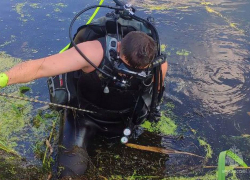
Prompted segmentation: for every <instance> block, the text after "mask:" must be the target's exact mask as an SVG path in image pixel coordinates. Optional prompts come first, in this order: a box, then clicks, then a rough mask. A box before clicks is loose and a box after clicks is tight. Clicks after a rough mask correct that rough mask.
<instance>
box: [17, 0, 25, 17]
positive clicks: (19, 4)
mask: <svg viewBox="0 0 250 180" xmlns="http://www.w3.org/2000/svg"><path fill="white" fill-rule="evenodd" d="M25 5H26V2H25V3H17V4H16V12H17V13H18V14H19V15H20V16H21V17H24V14H23V7H24V6H25Z"/></svg>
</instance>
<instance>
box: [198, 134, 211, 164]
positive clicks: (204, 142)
mask: <svg viewBox="0 0 250 180" xmlns="http://www.w3.org/2000/svg"><path fill="white" fill-rule="evenodd" d="M198 141H199V143H200V145H201V146H203V147H204V148H205V151H206V156H205V161H207V160H208V159H209V158H212V154H213V150H212V148H211V145H210V144H208V143H207V142H206V141H205V140H204V139H201V138H198Z"/></svg>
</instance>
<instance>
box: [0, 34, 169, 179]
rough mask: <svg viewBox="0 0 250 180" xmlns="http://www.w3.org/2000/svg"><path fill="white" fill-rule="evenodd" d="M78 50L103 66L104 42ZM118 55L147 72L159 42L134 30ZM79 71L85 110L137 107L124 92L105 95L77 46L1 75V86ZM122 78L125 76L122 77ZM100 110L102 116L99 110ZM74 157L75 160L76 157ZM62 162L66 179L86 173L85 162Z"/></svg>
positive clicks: (81, 45)
mask: <svg viewBox="0 0 250 180" xmlns="http://www.w3.org/2000/svg"><path fill="white" fill-rule="evenodd" d="M77 47H78V48H79V49H80V50H81V51H82V52H83V53H84V54H85V55H86V57H87V58H88V59H91V61H92V62H93V63H94V64H95V65H96V66H97V67H100V66H102V65H103V62H104V57H105V48H106V47H105V43H103V42H102V40H101V39H98V40H93V41H87V42H83V43H79V44H78V45H77ZM117 52H118V53H119V55H120V59H121V60H122V61H123V63H124V64H126V65H127V66H129V67H131V68H134V69H138V70H140V69H145V68H148V66H149V65H150V63H151V62H152V60H153V59H154V57H155V54H156V43H155V42H154V40H153V39H152V38H151V37H150V36H148V35H147V34H145V33H143V32H139V31H133V32H130V33H128V34H127V35H126V36H125V37H124V38H123V39H122V40H121V42H118V44H117ZM161 67H162V79H163V80H164V77H165V75H166V72H167V63H166V62H165V63H163V64H162V65H161ZM77 70H82V71H83V72H84V75H83V76H82V77H81V78H80V79H79V82H78V100H79V103H80V107H81V108H86V109H87V107H86V106H85V103H86V101H87V102H90V103H91V104H90V106H91V105H93V106H97V107H100V108H103V109H114V110H119V109H124V108H126V107H127V106H132V105H133V104H134V102H133V101H132V100H131V99H129V98H126V97H124V98H123V102H121V99H120V98H121V97H119V93H120V94H124V92H123V91H119V93H118V95H117V96H113V94H112V93H110V95H111V96H108V95H107V93H106V94H105V93H104V94H103V89H100V86H99V85H98V83H100V79H99V78H100V76H99V75H98V74H97V72H96V69H95V68H94V67H93V66H92V65H90V64H89V63H88V62H87V61H86V60H85V59H84V58H83V57H82V56H81V55H80V54H79V53H78V52H77V51H76V49H75V48H74V47H73V48H70V49H69V50H67V51H65V52H63V53H60V54H55V55H52V56H49V57H45V58H41V59H36V60H30V61H25V62H22V63H20V64H17V65H16V66H14V67H13V68H11V69H10V70H9V71H7V72H5V73H1V74H0V87H5V86H6V85H11V84H16V83H26V82H29V81H32V80H35V79H38V78H42V77H50V76H55V75H59V74H63V73H67V72H72V71H77ZM93 74H94V75H93ZM120 75H121V76H123V75H122V74H120ZM109 86H110V88H109V89H110V91H112V82H110V84H109ZM131 86H133V88H136V87H137V86H138V85H137V84H136V81H135V83H132V85H131ZM125 94H126V93H125ZM128 94H129V93H128ZM81 100H83V101H81ZM96 111H97V113H98V109H97V110H96ZM111 114H112V113H111ZM101 116H106V117H108V114H105V115H104V114H101ZM111 116H112V115H111ZM97 118H101V117H97ZM103 118H105V117H103ZM111 118H112V117H111ZM116 118H117V117H116ZM74 145H77V146H79V147H82V146H83V145H82V144H80V145H79V144H71V145H70V148H72V147H73V146H74ZM70 157H72V154H71V156H70ZM60 159H61V162H62V166H64V168H65V169H67V168H69V169H70V170H68V171H67V172H66V173H63V176H64V175H82V173H83V172H84V170H83V167H82V166H81V163H76V162H75V160H74V164H78V165H80V166H77V165H72V164H71V162H70V160H69V159H67V157H65V156H61V157H60V155H59V161H60ZM75 159H78V161H79V162H80V161H82V159H81V156H76V158H75ZM67 163H69V164H67ZM71 172H72V173H71Z"/></svg>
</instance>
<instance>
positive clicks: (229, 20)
mask: <svg viewBox="0 0 250 180" xmlns="http://www.w3.org/2000/svg"><path fill="white" fill-rule="evenodd" d="M97 3H98V1H89V0H87V1H74V0H71V1H64V0H55V1H53V2H51V1H48V0H44V1H41V0H38V1H24V0H20V1H15V0H11V1H5V0H4V1H1V2H0V5H1V6H0V30H1V32H0V34H1V36H0V44H1V45H0V51H5V52H6V53H7V54H9V55H11V56H13V57H17V58H21V59H22V60H23V61H25V60H27V59H36V58H41V57H44V56H47V55H50V54H55V53H57V52H58V51H60V50H61V49H62V48H63V47H64V46H65V45H66V44H68V43H69V38H68V27H69V24H70V21H71V19H72V18H73V16H74V15H75V14H76V12H79V11H80V10H82V9H83V8H85V7H87V6H89V5H94V4H97ZM131 3H133V4H134V5H135V7H136V8H137V9H138V15H139V16H142V17H147V16H149V15H151V16H153V17H154V18H155V25H156V27H157V29H158V31H159V35H160V39H161V43H162V44H163V46H162V50H163V51H165V53H167V54H168V64H169V69H168V73H167V76H166V80H165V84H166V90H165V93H164V102H163V105H162V109H166V108H167V106H164V104H166V103H169V102H170V103H171V104H172V105H173V106H174V108H172V111H173V112H172V113H173V114H174V117H175V118H174V119H175V122H176V124H177V125H178V128H177V131H178V135H179V137H181V139H183V140H182V141H179V140H176V138H174V137H170V136H160V137H159V136H157V137H148V136H147V135H146V137H147V138H148V139H149V140H150V141H148V144H146V143H147V141H145V139H144V140H142V141H141V142H140V140H138V143H142V142H143V143H144V145H154V146H159V147H165V146H172V147H173V148H175V149H177V150H184V151H189V152H191V153H196V154H199V155H201V156H209V155H211V156H210V157H207V159H206V163H205V165H206V166H217V160H218V156H219V153H220V152H221V151H224V150H229V149H231V150H233V151H234V152H236V153H237V154H238V155H240V156H241V157H242V158H243V160H244V161H245V162H246V164H248V165H250V152H249V149H250V144H249V142H250V141H249V138H250V128H249V126H250V116H249V115H248V114H247V112H250V97H249V92H250V76H249V75H250V56H249V51H250V43H249V42H250V35H249V34H250V32H249V31H250V11H249V9H250V2H249V1H248V0H216V1H215V0H209V1H206V2H205V1H198V0H192V1H190V0H179V1H175V0H160V1H153V0H138V1H131ZM105 4H112V2H111V0H109V1H106V2H105ZM106 12H107V11H105V10H100V12H99V13H98V15H97V17H100V16H101V15H104V14H105V13H106ZM90 14H91V12H89V13H87V14H86V15H84V16H82V17H81V19H80V20H79V21H78V22H77V25H81V24H84V23H86V22H87V20H88V17H89V16H90ZM77 25H76V26H75V27H74V29H75V30H76V28H77ZM32 90H33V94H30V95H31V96H39V99H41V100H46V101H48V100H49V98H48V93H47V86H46V79H40V80H37V81H36V82H35V84H34V85H32ZM154 138H155V139H154ZM156 139H157V140H156ZM197 139H198V140H197ZM154 140H155V142H157V143H152V141H154ZM199 140H200V141H199ZM201 140H202V142H205V145H204V144H202V143H201ZM170 142H172V143H170ZM198 142H200V143H198ZM135 151H137V150H134V151H131V154H132V156H133V157H137V156H139V155H138V154H137V153H135ZM192 151H193V152H192ZM133 153H135V154H136V155H135V154H133ZM209 153H210V154H209ZM145 156H146V155H145ZM139 157H140V156H139ZM171 157H172V158H171ZM143 158H145V159H148V160H149V162H148V163H145V164H143V167H142V168H141V169H139V168H138V167H137V166H138V165H137V164H136V163H135V164H134V167H133V166H129V167H130V168H131V169H129V168H128V170H126V171H124V172H126V173H125V174H124V173H122V172H123V170H122V168H120V169H119V168H117V166H124V164H122V163H120V165H115V164H113V163H110V164H109V166H111V168H110V169H116V168H117V169H118V170H117V169H116V170H117V171H113V172H112V170H110V171H109V173H105V175H106V176H109V177H111V175H114V174H115V175H122V176H132V175H133V174H134V172H135V171H134V170H138V171H137V172H139V173H138V174H140V175H141V176H143V175H148V176H149V175H152V176H165V175H167V174H168V175H171V176H176V175H180V174H181V175H187V174H189V175H190V172H189V173H188V172H184V169H185V168H187V167H189V168H190V167H194V166H197V163H198V162H199V161H198V160H193V158H190V157H185V156H184V157H176V156H170V158H169V160H168V161H167V160H166V162H165V161H163V163H160V162H159V164H157V165H156V164H154V166H155V167H156V168H158V169H160V170H159V171H156V170H155V171H154V170H152V171H151V172H152V174H150V172H145V171H143V170H142V169H147V166H148V165H149V164H150V157H144V156H143ZM143 158H142V159H143ZM157 158H159V159H166V157H157ZM134 161H136V159H134ZM157 161H158V160H157ZM228 163H230V161H228ZM231 163H232V162H231ZM198 164H199V163H198ZM102 165H103V166H105V164H102ZM112 165H113V166H112ZM126 167H127V166H126ZM169 167H171V168H169ZM100 168H101V167H100ZM143 173H144V174H143ZM195 173H196V171H194V173H193V174H195ZM249 174H250V172H248V176H247V177H249V176H250V175H249ZM238 176H240V172H239V173H238Z"/></svg>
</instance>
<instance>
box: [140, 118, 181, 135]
mask: <svg viewBox="0 0 250 180" xmlns="http://www.w3.org/2000/svg"><path fill="white" fill-rule="evenodd" d="M141 127H143V128H145V129H146V130H148V131H149V132H155V133H161V134H163V135H176V129H177V125H176V124H175V122H174V121H173V120H172V119H171V118H169V117H166V116H165V115H162V117H161V118H160V120H159V121H158V122H153V123H151V122H150V121H145V122H144V123H143V124H142V125H141Z"/></svg>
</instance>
